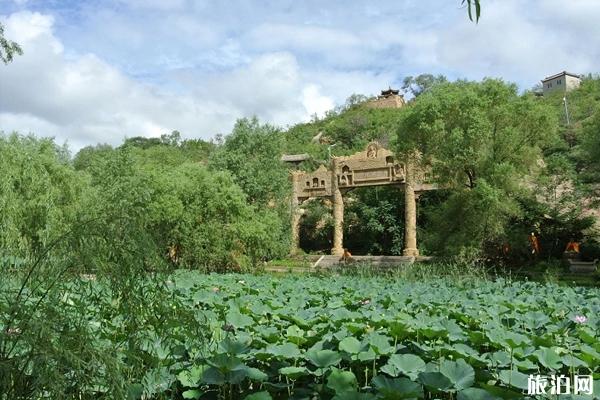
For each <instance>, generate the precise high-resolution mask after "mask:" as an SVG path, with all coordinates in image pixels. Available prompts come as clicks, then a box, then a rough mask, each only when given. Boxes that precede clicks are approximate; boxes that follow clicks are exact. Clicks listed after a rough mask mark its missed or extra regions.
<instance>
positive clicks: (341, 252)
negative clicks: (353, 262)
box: [331, 247, 344, 257]
mask: <svg viewBox="0 0 600 400" xmlns="http://www.w3.org/2000/svg"><path fill="white" fill-rule="evenodd" d="M331 255H332V256H340V257H342V256H343V255H344V248H343V247H339V248H338V247H334V248H333V249H331Z"/></svg>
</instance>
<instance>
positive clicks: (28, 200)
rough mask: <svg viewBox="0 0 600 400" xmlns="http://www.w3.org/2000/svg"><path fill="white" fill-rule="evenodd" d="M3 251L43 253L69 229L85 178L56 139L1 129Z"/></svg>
mask: <svg viewBox="0 0 600 400" xmlns="http://www.w3.org/2000/svg"><path fill="white" fill-rule="evenodd" d="M0 169H1V170H2V171H3V173H2V174H1V175H0V256H2V253H4V255H5V256H11V255H12V256H17V255H27V254H33V255H36V254H38V253H39V252H40V251H41V250H42V249H43V248H44V247H45V246H46V245H47V244H48V243H49V241H51V240H52V239H53V238H54V237H56V236H58V235H60V234H61V233H63V232H65V231H66V230H68V229H69V227H70V224H71V223H72V222H73V220H74V218H75V215H76V213H77V208H78V199H79V197H80V195H81V193H82V192H83V190H84V182H83V181H82V180H81V179H80V177H79V176H77V174H76V173H75V171H74V170H73V169H72V167H71V166H70V163H69V154H68V151H67V150H66V149H65V148H63V147H59V146H57V145H56V144H55V143H54V141H53V140H52V139H37V138H35V137H34V136H23V135H19V134H16V133H13V134H11V135H8V136H6V135H3V134H1V133H0Z"/></svg>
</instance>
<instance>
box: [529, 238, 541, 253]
mask: <svg viewBox="0 0 600 400" xmlns="http://www.w3.org/2000/svg"><path fill="white" fill-rule="evenodd" d="M529 243H530V244H531V253H532V254H540V242H539V241H538V238H537V237H536V236H535V235H534V234H531V236H529Z"/></svg>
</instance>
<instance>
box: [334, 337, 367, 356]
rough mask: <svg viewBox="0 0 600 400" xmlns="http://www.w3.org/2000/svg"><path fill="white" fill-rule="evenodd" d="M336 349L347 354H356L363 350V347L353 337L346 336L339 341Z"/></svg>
mask: <svg viewBox="0 0 600 400" xmlns="http://www.w3.org/2000/svg"><path fill="white" fill-rule="evenodd" d="M338 348H339V349H340V351H345V352H346V353H348V354H358V353H360V352H361V351H362V350H363V349H364V346H363V345H362V344H361V343H360V341H358V339H356V338H355V337H352V336H348V337H346V338H344V339H342V340H341V341H340V344H339V346H338Z"/></svg>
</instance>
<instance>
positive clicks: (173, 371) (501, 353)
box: [0, 271, 600, 400]
mask: <svg viewBox="0 0 600 400" xmlns="http://www.w3.org/2000/svg"><path fill="white" fill-rule="evenodd" d="M131 287H132V289H133V290H138V291H139V292H140V293H143V295H142V297H141V298H142V299H143V300H142V301H141V303H136V304H137V305H136V307H137V308H132V306H126V305H124V302H126V301H127V296H126V295H127V293H125V295H123V293H121V294H120V295H117V292H116V289H115V287H114V282H113V285H111V284H109V283H107V282H105V281H104V280H103V279H102V278H101V277H98V279H97V280H94V279H92V280H89V279H75V280H74V281H73V282H71V283H69V284H68V285H67V286H65V290H64V291H59V292H57V294H56V297H55V299H54V300H52V301H48V302H47V303H48V306H47V307H45V308H44V309H43V311H39V310H38V311H37V312H38V313H40V315H39V318H33V319H31V321H40V318H41V320H43V319H44V316H52V315H63V314H64V315H66V317H65V318H64V319H60V321H61V322H60V323H59V324H58V325H56V324H55V325H56V326H54V325H53V326H52V327H49V328H44V329H51V330H53V331H56V332H57V333H53V334H51V333H50V332H51V331H40V330H39V329H38V328H35V329H34V328H31V327H32V326H34V325H31V322H29V319H28V318H27V317H25V318H23V319H22V321H21V322H20V324H19V325H17V327H14V325H11V326H8V325H7V326H4V327H3V326H0V329H2V331H3V332H4V333H5V334H4V340H6V341H7V342H6V343H5V345H8V344H10V343H12V344H11V347H10V348H13V349H14V352H13V353H12V354H13V356H12V358H11V359H8V360H4V361H3V360H2V359H0V372H2V371H4V372H6V371H7V370H6V369H4V370H3V369H2V368H10V366H11V365H23V367H21V369H22V370H23V371H24V373H25V378H24V379H28V380H30V381H32V382H35V381H34V379H38V380H39V377H40V376H42V377H43V376H45V375H47V374H49V373H53V371H56V374H57V375H55V376H56V377H58V378H61V377H62V376H70V377H71V378H70V381H71V382H77V383H78V385H77V387H78V388H79V389H77V390H78V392H75V389H73V390H71V393H80V394H78V395H77V397H72V398H90V399H92V398H93V399H99V398H125V397H129V399H132V400H146V399H164V400H166V399H287V398H294V399H457V400H470V399H473V400H479V399H515V398H527V394H526V393H527V389H528V377H529V376H530V375H538V374H539V375H542V376H550V375H561V374H562V375H564V376H565V377H569V378H571V382H573V378H574V377H575V376H576V375H587V376H589V375H593V377H594V378H595V379H596V381H595V382H594V386H595V387H594V389H595V393H596V396H598V393H600V380H599V379H600V341H599V340H598V336H599V330H600V319H599V315H600V289H598V288H581V287H568V286H558V285H554V284H539V283H533V282H526V281H525V282H524V281H520V282H510V281H505V280H496V281H485V280H475V279H469V280H463V281H461V282H457V281H454V280H451V279H437V280H435V279H431V280H426V281H422V280H421V281H419V280H417V281H402V280H399V279H392V278H389V277H388V278H386V277H352V276H332V275H329V276H321V277H319V276H307V275H296V274H292V275H286V276H273V275H242V274H229V275H204V274H201V273H197V272H190V271H181V272H177V273H175V274H173V275H170V276H164V275H161V276H160V277H159V276H156V277H155V279H148V281H135V284H134V286H131ZM158 287H160V288H161V289H160V290H158V289H157V288H158ZM138 288H139V289H138ZM10 290H11V289H9V288H5V289H4V291H5V292H6V293H7V294H10ZM13 290H14V289H13ZM34 294H35V293H34V292H32V295H34ZM2 299H4V297H2V296H0V305H2ZM31 301H32V302H36V301H37V300H36V298H35V296H34V297H32V300H31ZM131 304H133V303H131ZM2 310H3V309H2V308H0V311H2ZM5 311H6V310H5ZM24 315H25V314H24ZM28 326H29V327H30V328H29V329H28ZM35 326H40V327H41V326H47V324H46V325H44V324H39V325H35ZM68 332H73V335H71V336H68V335H66V336H65V334H66V333H68ZM78 332H87V333H86V334H85V335H86V336H85V338H86V339H85V341H84V342H83V343H84V345H83V347H82V350H81V351H79V350H76V351H75V352H74V353H72V354H74V355H75V356H76V357H77V358H75V359H68V360H66V359H61V358H56V357H54V358H52V360H53V361H52V364H51V365H48V363H49V360H50V359H49V358H46V356H44V354H39V350H38V349H39V348H42V346H50V345H51V342H52V343H54V342H57V343H58V342H63V343H65V344H66V345H69V341H68V340H72V339H68V338H69V337H70V338H76V339H77V338H78V337H79V336H80V335H81V333H78ZM27 335H30V336H29V338H30V339H29V340H26V339H27V337H28V336H27ZM52 335H60V336H52ZM60 338H63V339H60ZM64 338H67V339H64ZM26 343H29V344H28V345H26ZM72 347H73V345H72V344H71V348H72ZM2 348H7V346H4V347H1V346H0V349H2ZM58 348H60V346H59V347H58ZM86 348H93V349H98V350H99V351H100V352H101V353H102V354H107V355H110V357H108V358H107V360H112V361H111V362H112V364H108V363H107V362H105V361H103V358H102V357H101V358H100V359H98V358H97V357H96V358H92V357H91V356H90V355H88V354H87V353H86V351H85V349H86ZM2 354H6V352H5V353H2ZM59 354H60V353H59ZM79 357H81V360H80V359H79ZM86 357H87V358H86ZM30 360H39V361H33V362H32V361H30ZM65 362H68V364H67V363H65ZM3 363H4V364H3ZM10 363H13V364H10ZM17 363H21V364H17ZM23 363H25V364H23ZM74 363H75V364H74ZM30 365H31V367H30ZM52 365H54V367H52ZM61 365H62V366H61ZM70 365H79V366H80V367H78V370H73V369H71V367H70ZM111 365H112V366H111ZM48 368H49V369H48ZM40 371H42V372H40ZM111 371H117V372H118V371H122V372H119V374H117V375H118V376H119V378H118V379H120V380H121V381H120V382H122V383H123V386H122V387H123V388H125V389H123V390H125V392H123V391H121V392H120V393H121V394H118V395H116V394H115V393H116V392H115V391H114V390H113V389H111V386H110V385H111V383H110V380H109V379H107V377H108V376H110V372H111ZM65 374H66V375H65ZM2 376H3V375H2V373H0V378H2ZM6 376H8V377H9V378H10V376H12V375H11V374H8V375H6V374H5V378H6ZM49 376H52V375H49ZM5 378H3V379H5ZM5 380H6V379H5ZM25 382H27V381H25ZM68 382H69V381H68V380H67V381H66V384H67V385H68ZM117 383H118V382H117ZM61 385H63V384H62V383H61ZM69 390H70V389H69ZM120 390H121V389H120ZM65 393H66V392H65ZM554 397H556V396H554ZM563 397H565V398H568V397H569V396H561V398H563ZM570 397H571V398H581V399H592V398H593V396H589V395H580V396H570ZM0 398H7V399H8V398H12V397H11V396H8V397H6V396H5V397H3V396H2V393H0ZM36 398H37V397H36ZM40 398H58V397H56V396H49V397H48V396H42V397H40ZM69 398H71V397H69ZM596 398H598V397H596Z"/></svg>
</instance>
